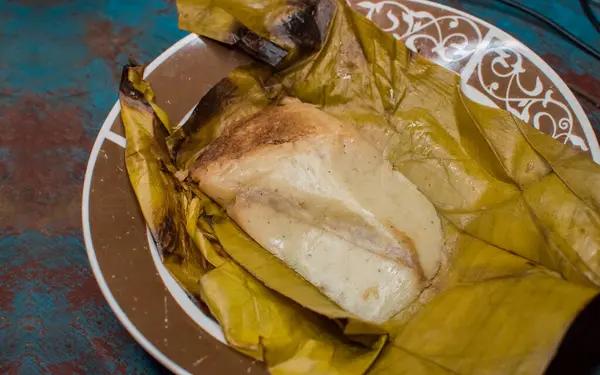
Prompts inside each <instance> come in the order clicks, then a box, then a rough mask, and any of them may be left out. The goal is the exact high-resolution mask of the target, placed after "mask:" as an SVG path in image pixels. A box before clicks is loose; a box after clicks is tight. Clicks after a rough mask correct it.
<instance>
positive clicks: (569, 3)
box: [0, 0, 600, 374]
mask: <svg viewBox="0 0 600 375" xmlns="http://www.w3.org/2000/svg"><path fill="white" fill-rule="evenodd" d="M442 2H443V3H445V4H447V5H450V6H454V7H456V8H459V9H462V10H464V11H466V12H469V13H471V14H474V15H476V16H479V17H480V18H483V19H484V20H487V21H489V22H491V23H492V24H494V25H497V26H499V27H500V28H502V29H504V30H505V31H507V32H509V33H511V34H512V35H514V36H515V37H516V38H517V39H519V40H521V41H522V42H524V43H525V44H526V45H528V46H529V47H531V48H532V49H533V50H534V51H536V52H537V53H538V54H539V55H540V56H542V58H544V59H545V60H546V61H547V62H548V63H549V64H550V65H551V66H552V67H553V68H554V69H555V70H556V71H557V72H558V73H559V74H560V75H561V76H562V77H563V79H564V80H565V81H566V82H567V83H569V84H571V85H573V86H576V87H577V88H578V89H580V90H582V91H585V92H587V93H588V94H590V96H596V97H598V96H600V69H598V68H599V67H600V62H599V61H598V60H595V59H594V58H592V57H590V56H588V55H586V54H585V53H583V52H581V51H580V50H578V49H577V48H576V47H574V46H573V45H572V44H571V43H570V42H568V41H566V40H565V39H563V38H562V37H560V36H559V35H557V34H556V33H554V32H553V31H550V30H549V29H548V28H547V27H546V26H544V25H542V24H540V23H538V22H536V21H534V20H533V19H531V18H528V17H526V16H524V15H523V14H522V13H520V12H517V11H514V10H511V9H509V8H507V7H506V6H503V5H501V4H499V3H497V2H495V1H493V0H464V1H463V0H444V1H442ZM521 2H522V3H523V4H525V5H527V6H529V7H531V8H534V9H537V10H538V11H540V12H542V13H544V14H545V15H546V16H548V17H549V18H551V19H553V20H555V21H556V22H558V23H560V24H562V25H563V26H564V27H565V28H567V29H569V30H570V31H571V32H573V33H574V34H576V35H578V36H579V37H581V38H582V39H583V40H585V41H587V43H588V44H591V45H593V46H595V47H596V48H597V49H600V34H598V33H596V31H595V30H594V29H593V27H592V25H591V24H590V23H589V22H588V21H587V19H586V18H584V16H583V13H582V12H581V9H579V5H578V2H576V1H574V0H555V1H552V2H549V1H546V0H522V1H521ZM184 35H185V33H184V32H183V31H180V30H178V29H177V19H176V10H175V5H174V1H172V0H145V1H126V2H125V1H115V0H85V1H84V0H46V1H43V0H12V1H10V0H0V373H1V374H5V373H24V374H37V373H48V374H71V373H77V374H105V373H111V374H138V373H139V374H142V373H143V374H157V373H165V372H166V370H164V369H163V368H162V367H161V366H160V365H159V364H157V363H156V362H155V361H154V360H153V359H152V358H151V357H150V356H149V355H148V354H146V353H145V351H144V350H143V349H142V348H141V347H140V346H138V344H137V343H136V342H135V341H134V340H133V339H132V338H131V337H130V336H129V334H128V333H127V332H126V331H125V330H124V328H122V326H121V325H120V323H119V322H118V321H117V319H116V318H115V316H114V315H113V313H112V312H111V310H110V309H109V307H108V305H107V304H106V302H105V301H104V298H103V297H102V295H101V293H100V291H99V289H98V287H97V284H96V281H95V280H94V277H93V275H92V274H91V271H90V269H89V266H88V261H87V257H86V252H85V248H84V245H83V239H82V233H81V212H80V210H81V190H82V183H83V176H84V173H85V168H86V162H87V158H88V155H89V152H90V149H91V146H92V143H93V141H94V138H95V137H96V134H97V132H98V129H99V128H100V125H101V123H102V121H103V119H104V117H105V116H106V114H107V113H108V111H109V109H110V108H111V107H112V105H113V104H114V102H115V101H116V99H117V94H116V90H117V82H118V78H119V75H120V71H121V66H122V65H123V64H124V63H125V62H126V61H127V58H128V55H129V54H133V55H135V56H136V58H137V59H138V60H140V61H151V60H152V59H153V58H154V57H155V56H157V55H158V54H159V53H160V52H161V51H163V50H164V49H166V48H167V47H168V46H170V45H171V44H173V43H174V42H175V41H177V40H178V39H180V38H181V37H183V36H184ZM580 99H581V103H582V105H583V106H584V108H585V110H586V111H587V113H588V115H589V117H590V120H591V121H592V123H593V125H594V128H595V129H596V133H598V132H599V131H600V109H599V108H598V107H596V106H595V105H594V103H593V102H591V101H590V100H587V99H585V98H580Z"/></svg>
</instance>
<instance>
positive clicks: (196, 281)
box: [120, 64, 386, 375]
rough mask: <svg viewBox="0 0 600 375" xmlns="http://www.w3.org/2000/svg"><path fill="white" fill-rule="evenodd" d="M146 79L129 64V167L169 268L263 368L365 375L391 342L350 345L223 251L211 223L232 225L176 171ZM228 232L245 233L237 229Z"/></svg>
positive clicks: (125, 105)
mask: <svg viewBox="0 0 600 375" xmlns="http://www.w3.org/2000/svg"><path fill="white" fill-rule="evenodd" d="M142 74H143V68H142V67H140V66H136V65H134V64H130V65H128V66H126V67H125V68H124V71H123V77H122V80H121V86H120V103H121V118H122V120H123V123H124V126H125V132H126V136H127V148H126V164H127V171H128V174H129V177H130V180H131V183H132V186H133V189H134V191H135V193H136V196H137V199H138V202H139V204H140V207H141V209H142V213H143V215H144V218H145V220H146V223H147V224H148V227H149V228H150V232H151V233H152V236H153V237H154V240H155V242H156V244H157V247H158V250H159V251H160V253H161V255H162V257H163V262H164V264H165V266H166V267H167V269H168V270H169V271H170V272H171V274H172V275H173V276H174V277H175V279H176V280H177V281H178V282H179V283H180V284H181V285H182V286H183V287H184V288H185V289H186V290H187V291H188V292H189V293H190V294H192V295H193V296H195V297H197V298H198V299H199V300H201V301H202V302H204V304H205V305H206V306H207V307H208V309H209V311H210V312H211V313H212V315H213V316H214V317H215V318H216V319H217V320H218V321H219V323H220V325H221V327H222V329H223V332H224V334H225V337H226V339H227V341H228V342H229V343H230V345H232V346H233V347H235V348H236V349H238V350H239V351H240V352H242V353H244V354H247V355H249V356H251V357H253V358H255V359H257V360H261V361H266V362H267V363H268V365H269V367H270V370H271V372H272V373H273V374H302V373H311V374H323V375H338V374H357V375H358V374H363V373H364V372H365V371H366V370H367V369H368V368H369V367H370V366H371V364H372V363H373V361H374V360H375V359H376V358H377V355H378V354H379V352H380V351H381V349H382V348H383V345H384V344H385V342H386V337H385V336H383V335H379V336H377V337H376V339H375V340H373V341H370V342H369V345H363V344H360V343H358V342H357V341H351V340H350V339H348V338H346V337H345V336H344V335H343V333H342V330H341V329H340V327H339V326H338V325H337V324H336V323H335V322H333V321H331V320H329V319H327V318H325V317H323V316H322V315H318V314H316V313H314V312H312V311H310V310H308V309H305V308H303V307H301V306H300V305H298V304H296V303H295V302H294V301H292V300H290V299H288V298H286V297H284V296H281V295H279V294H278V293H276V292H274V291H272V290H270V289H269V288H267V287H266V286H265V285H264V284H262V283H261V282H259V281H258V280H256V279H255V278H254V277H253V276H252V275H251V274H249V273H248V272H247V271H246V270H244V269H243V268H242V267H240V266H239V265H237V264H236V263H235V262H234V261H233V260H232V259H231V258H230V257H229V255H228V253H227V252H225V251H223V248H222V246H221V242H220V241H219V235H220V228H221V227H220V225H217V224H214V223H217V222H219V223H223V225H227V223H229V219H228V218H227V217H226V215H225V214H224V213H223V211H222V210H221V209H220V208H219V207H218V206H217V205H216V204H215V203H214V202H212V201H211V200H210V199H208V198H207V197H206V196H205V195H204V194H203V193H202V192H201V191H199V190H198V189H197V188H196V187H195V186H193V185H192V184H190V183H189V181H188V180H187V175H186V174H185V173H182V172H181V170H179V169H177V168H176V167H175V160H174V159H172V157H171V154H170V153H169V149H168V146H167V136H168V135H169V132H171V135H174V134H175V132H173V131H172V130H171V129H170V128H169V127H168V126H167V125H166V124H168V122H167V120H166V116H165V115H164V113H163V112H162V111H160V109H158V110H157V111H155V106H156V103H155V102H154V93H153V91H152V89H151V87H150V86H149V84H148V83H147V82H146V81H143V80H142V79H141V77H142ZM178 130H179V129H178ZM175 136H177V134H175ZM226 228H227V227H226ZM227 230H229V231H230V232H231V234H233V236H236V235H237V236H239V235H240V234H241V233H238V232H237V231H238V230H239V229H237V228H235V227H229V228H228V229H227ZM244 240H247V239H246V238H244ZM227 244H229V243H227Z"/></svg>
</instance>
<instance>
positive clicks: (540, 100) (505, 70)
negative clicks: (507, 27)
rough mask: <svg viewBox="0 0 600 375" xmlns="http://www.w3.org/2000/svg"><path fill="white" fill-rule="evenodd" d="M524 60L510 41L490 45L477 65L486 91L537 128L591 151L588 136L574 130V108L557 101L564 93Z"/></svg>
mask: <svg viewBox="0 0 600 375" xmlns="http://www.w3.org/2000/svg"><path fill="white" fill-rule="evenodd" d="M524 59H525V58H524V57H523V55H521V54H520V53H519V52H517V51H515V50H514V49H511V48H510V47H509V46H508V45H506V44H502V45H490V47H488V48H487V49H486V50H485V52H484V53H483V56H482V58H481V60H480V61H479V63H478V64H477V68H476V74H477V79H478V81H479V83H480V85H481V88H482V89H483V90H484V91H485V94H486V95H487V96H489V97H490V98H491V99H492V100H494V101H496V102H501V103H502V104H503V107H504V109H506V110H508V111H509V112H511V113H512V114H514V115H515V116H517V117H519V118H520V119H522V120H523V121H525V122H527V123H528V124H530V125H532V126H533V127H535V128H536V129H538V130H541V131H543V132H544V133H547V134H550V135H551V136H552V137H553V138H555V139H558V140H560V141H561V142H563V143H571V144H572V145H573V146H575V147H577V148H579V149H581V150H584V151H588V150H589V148H588V146H587V145H586V142H585V140H584V138H582V137H581V136H579V135H576V134H574V133H573V125H574V117H573V114H572V112H571V108H569V106H568V105H567V104H565V102H564V101H561V100H557V96H561V95H560V93H557V92H556V90H555V89H553V88H552V86H551V85H548V84H544V83H543V82H542V80H541V79H540V76H539V75H537V74H536V73H534V72H528V71H527V70H526V69H525V67H524V62H525V61H524ZM527 76H528V77H527ZM524 77H527V79H526V80H525V79H524ZM525 81H527V82H525Z"/></svg>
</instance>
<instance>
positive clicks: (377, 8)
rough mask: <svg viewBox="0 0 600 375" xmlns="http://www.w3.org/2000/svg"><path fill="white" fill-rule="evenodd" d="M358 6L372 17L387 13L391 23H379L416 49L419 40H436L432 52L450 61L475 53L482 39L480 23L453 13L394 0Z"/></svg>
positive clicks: (416, 50) (409, 46)
mask: <svg viewBox="0 0 600 375" xmlns="http://www.w3.org/2000/svg"><path fill="white" fill-rule="evenodd" d="M356 6H357V7H360V8H363V9H366V10H367V14H366V16H367V18H368V19H370V20H373V17H374V16H376V15H378V14H385V16H386V17H387V20H388V21H389V25H386V26H384V25H381V22H378V23H379V25H380V26H381V27H382V28H383V30H384V31H387V32H389V33H391V34H392V35H393V36H394V37H395V38H396V39H399V40H403V41H404V42H405V43H406V46H407V47H408V48H410V49H411V50H413V51H415V52H418V50H419V49H418V48H417V45H416V44H417V43H418V42H428V43H432V44H433V47H432V48H431V52H432V53H434V54H436V55H437V56H439V58H441V59H442V60H443V61H444V62H446V63H451V62H456V61H459V60H463V59H466V58H467V57H469V56H471V55H472V54H473V52H475V50H476V49H477V46H478V45H479V43H480V42H481V39H482V35H481V31H480V29H479V27H478V26H477V23H475V22H474V21H473V20H472V19H469V18H468V17H464V16H461V15H457V14H452V13H450V12H444V14H443V15H441V16H436V15H434V14H432V13H430V12H428V11H425V10H412V9H410V8H409V7H408V6H407V5H405V4H401V3H398V2H396V1H390V0H384V1H380V2H371V1H362V2H359V3H358V4H356ZM401 20H402V21H401ZM473 37H475V39H473Z"/></svg>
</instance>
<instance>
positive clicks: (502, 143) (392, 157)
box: [121, 0, 600, 374]
mask: <svg viewBox="0 0 600 375" xmlns="http://www.w3.org/2000/svg"><path fill="white" fill-rule="evenodd" d="M177 5H178V10H179V16H180V26H181V27H182V28H184V29H186V30H189V31H191V32H195V33H198V34H201V35H204V36H207V37H210V38H213V39H216V40H218V41H221V42H224V43H228V44H231V45H233V46H235V47H238V48H241V49H242V50H244V51H246V52H249V53H251V54H252V55H254V56H256V57H257V58H258V59H259V60H261V61H263V62H264V63H266V64H264V63H261V62H259V63H256V64H254V65H252V66H247V67H242V68H239V69H237V70H235V71H234V72H232V73H231V74H230V75H229V76H228V77H227V78H225V79H224V80H222V81H221V82H220V83H218V84H217V85H216V86H215V87H213V89H212V90H211V91H210V92H209V93H208V94H207V95H206V96H204V97H203V98H202V99H201V100H200V102H199V104H198V106H197V107H196V110H195V111H194V114H193V115H192V117H191V118H190V119H189V120H188V121H187V123H186V124H184V125H183V126H182V127H181V128H178V129H170V127H169V126H168V121H167V119H166V115H164V113H162V111H160V109H159V108H157V106H156V105H155V104H154V94H153V93H152V92H151V89H150V88H149V86H148V85H147V83H145V82H144V81H143V80H141V75H140V74H141V73H140V68H137V67H136V68H134V67H129V68H127V69H126V70H127V71H128V73H127V75H126V77H127V79H126V80H124V82H122V84H121V103H122V108H124V111H123V112H122V116H123V120H124V123H125V126H126V132H127V140H128V149H127V159H128V171H129V175H130V179H131V181H132V185H133V187H134V190H135V191H136V194H137V197H138V200H139V202H140V206H141V207H142V211H143V212H144V216H145V218H146V221H147V222H148V225H149V227H150V230H151V232H152V234H153V236H154V238H155V240H156V242H157V243H158V244H159V249H161V251H162V253H163V256H167V255H169V254H175V255H177V258H173V259H175V260H176V261H170V262H167V260H165V264H167V265H168V266H169V269H170V270H171V272H172V273H173V274H174V276H175V277H176V278H177V279H178V281H179V282H180V283H181V284H182V285H183V286H184V287H186V289H188V290H189V291H190V292H192V293H193V294H194V295H196V296H197V297H198V298H200V299H202V300H203V301H204V302H205V303H206V305H207V306H209V308H210V311H211V312H212V314H213V315H214V316H215V318H216V319H217V320H218V321H219V323H220V324H221V326H222V327H223V330H224V332H225V335H226V338H227V340H228V343H229V344H230V345H232V346H233V347H234V348H236V349H238V350H240V351H241V352H243V353H246V354H247V355H250V356H252V357H254V358H257V359H260V360H264V361H265V362H266V363H267V366H268V367H269V369H270V370H271V372H273V373H277V374H300V373H306V374H309V373H310V374H312V373H332V374H333V373H357V374H358V373H366V372H368V373H372V374H481V373H485V374H496V373H498V374H504V373H514V374H536V373H541V372H543V370H544V369H545V367H546V366H547V364H548V363H549V361H550V360H551V358H552V356H553V355H554V352H555V350H556V348H557V346H558V344H559V343H560V341H561V339H562V337H563V335H564V333H565V331H566V329H567V328H568V326H569V324H570V323H571V321H572V320H573V318H574V317H575V316H576V315H577V313H578V312H579V311H580V310H581V309H582V308H583V307H584V306H585V304H586V303H587V302H588V301H589V300H590V299H591V298H592V297H593V296H594V295H596V294H597V293H598V285H600V259H599V256H598V250H599V249H600V216H599V213H600V193H598V192H597V191H596V190H595V189H594V186H597V184H598V183H599V182H600V167H599V166H598V165H596V164H595V163H594V162H593V161H592V160H591V159H590V158H589V157H588V156H587V155H585V154H583V153H580V152H578V151H576V150H573V149H570V148H569V147H568V146H566V145H563V144H561V143H559V142H558V141H556V140H554V139H552V138H551V137H549V136H547V135H544V134H542V133H540V132H538V131H537V130H536V129H534V128H531V127H529V126H527V125H526V124H525V123H523V122H522V121H521V120H519V119H517V118H515V117H514V116H513V115H512V114H510V113H508V112H505V111H502V110H498V109H493V108H488V107H484V106H482V105H479V104H477V103H474V102H472V101H471V100H469V99H468V98H466V97H465V96H464V95H463V94H462V93H461V92H460V89H459V77H458V76H456V75H455V74H454V73H452V72H450V71H447V70H445V69H444V68H442V67H440V66H437V65H435V64H434V63H432V62H429V61H427V60H425V59H424V58H422V57H420V56H419V55H416V54H413V53H411V52H410V51H409V50H408V49H407V48H406V46H404V45H403V44H402V43H401V42H399V41H397V40H395V39H394V38H393V37H392V36H390V35H388V34H386V33H385V32H383V31H382V30H380V29H379V28H378V27H377V26H376V25H374V24H373V23H371V22H370V21H368V20H367V19H365V18H364V17H362V16H361V15H359V14H357V13H355V12H354V11H352V10H351V9H350V8H349V6H348V5H347V4H346V3H345V2H343V1H338V2H334V1H327V0H298V1H285V0H252V1H241V0H219V1H210V0H179V1H178V2H177ZM249 33H251V34H249ZM248 35H252V37H253V38H254V40H255V41H258V42H257V43H254V44H249V43H247V41H248V39H247V38H246V37H247V36H248ZM244 38H246V39H244ZM244 40H245V42H244ZM268 43H271V44H268ZM265 46H266V47H265ZM265 48H266V49H267V50H268V51H276V52H277V51H279V50H277V48H280V49H281V50H282V51H285V56H283V55H284V53H279V52H281V51H279V52H277V53H279V54H277V53H276V55H277V56H278V58H275V59H274V58H271V57H272V56H273V55H272V54H271V55H269V54H268V53H265ZM132 72H134V73H135V74H134V73H132ZM136 74H137V75H136ZM129 86H132V87H133V88H134V89H135V90H137V91H131V89H130V87H129ZM128 90H129V91H128ZM131 92H133V93H134V95H132V94H131ZM286 95H288V96H289V95H291V96H295V97H296V98H299V99H300V100H302V101H304V102H307V103H311V104H315V105H317V106H318V107H319V108H321V109H322V110H324V111H326V112H327V113H329V114H331V115H333V116H335V117H337V118H339V119H341V120H342V121H344V122H346V123H348V124H351V125H353V126H355V127H356V128H357V129H358V130H359V131H360V132H361V134H362V135H363V136H364V137H365V138H366V139H368V140H369V141H371V142H372V143H373V144H374V145H376V146H377V147H379V148H380V149H381V152H382V153H384V154H385V155H386V156H387V158H388V159H389V161H390V162H391V163H392V165H393V166H394V168H395V169H397V170H398V171H400V172H401V173H402V174H404V175H405V176H406V177H407V178H408V179H409V180H411V181H412V182H413V183H414V184H416V185H417V187H418V188H419V190H420V191H421V192H422V193H423V194H424V195H425V196H426V197H427V198H428V199H429V200H430V201H431V202H432V203H433V205H434V206H435V208H436V210H437V212H438V214H439V216H440V217H441V218H442V224H443V230H444V255H445V258H444V259H443V262H442V267H441V269H440V271H439V272H438V274H437V276H436V277H435V279H434V280H433V281H432V283H431V285H429V286H428V287H427V288H426V289H425V290H424V291H423V292H422V294H421V295H420V297H419V299H418V300H416V301H415V302H414V303H413V304H412V305H411V306H410V307H409V308H407V309H406V310H405V311H402V312H401V313H399V314H398V315H397V316H395V317H394V318H392V319H391V320H390V321H388V322H386V323H384V324H383V325H381V326H373V325H372V324H368V323H366V322H361V321H360V320H358V319H356V318H355V317H353V316H352V315H351V314H349V313H348V312H346V311H344V310H343V309H341V308H340V307H339V306H337V305H336V304H335V303H333V302H332V301H330V300H329V299H328V298H327V297H325V296H324V295H322V294H321V293H320V292H319V291H318V289H316V288H315V287H314V286H312V285H311V284H310V283H308V282H307V281H306V280H304V279H303V278H301V277H300V276H298V275H297V274H295V273H294V272H293V271H292V270H291V269H290V268H288V267H287V266H286V265H285V264H283V263H282V262H280V261H279V260H278V259H277V258H275V257H274V256H272V255H271V254H270V253H269V252H267V251H266V250H264V249H262V248H261V247H260V246H259V245H258V244H257V243H256V242H254V241H253V240H252V239H251V238H250V237H249V236H247V235H246V234H245V233H243V231H241V230H240V228H239V227H237V226H236V225H235V223H233V221H232V220H231V219H229V218H228V217H227V215H226V214H225V213H224V212H223V210H221V209H220V208H219V207H218V206H217V205H216V204H215V203H214V202H212V201H211V200H210V199H208V198H207V197H206V196H204V195H203V194H202V192H201V191H199V190H198V189H197V188H196V187H195V186H194V184H193V183H192V182H191V181H190V179H189V178H187V174H188V173H187V171H188V169H189V168H190V167H191V166H192V165H193V163H194V162H195V160H196V158H197V157H198V156H199V155H200V153H201V152H202V150H203V148H204V147H205V146H206V145H207V144H208V143H210V142H211V141H212V140H213V139H214V138H215V137H217V136H218V135H219V134H221V132H222V131H223V130H224V129H226V128H227V127H228V126H231V125H232V124H235V123H238V122H239V121H242V120H244V119H247V118H249V117H250V116H252V115H254V114H256V113H258V112H259V111H261V110H262V109H265V108H267V107H269V106H270V105H273V104H274V103H276V102H277V101H278V100H279V99H280V98H281V97H282V96H286ZM126 106H128V107H126ZM130 165H131V167H130ZM194 224H195V225H194ZM165 259H170V258H165ZM240 301H252V303H241V302H240ZM248 305H252V308H251V309H250V308H248ZM255 306H256V308H257V309H260V310H259V311H260V313H257V311H256V310H255ZM340 326H341V328H340ZM296 329H297V331H296ZM386 337H387V342H388V343H387V344H385V345H384V342H385V340H386ZM372 362H374V363H373V365H372V366H370V364H371V363H372Z"/></svg>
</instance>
